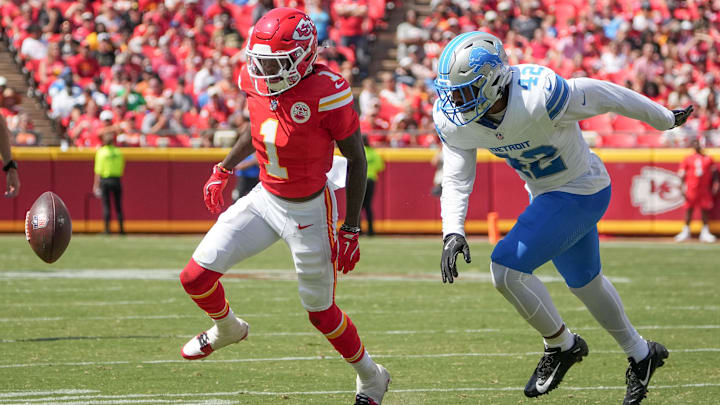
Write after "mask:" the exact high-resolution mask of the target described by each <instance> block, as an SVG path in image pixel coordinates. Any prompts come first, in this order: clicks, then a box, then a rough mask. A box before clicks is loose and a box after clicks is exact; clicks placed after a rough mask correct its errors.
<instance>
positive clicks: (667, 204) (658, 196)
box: [630, 166, 685, 215]
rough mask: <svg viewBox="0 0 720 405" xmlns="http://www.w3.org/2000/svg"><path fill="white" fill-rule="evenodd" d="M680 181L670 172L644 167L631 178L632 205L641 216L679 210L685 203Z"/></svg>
mask: <svg viewBox="0 0 720 405" xmlns="http://www.w3.org/2000/svg"><path fill="white" fill-rule="evenodd" d="M681 187H682V180H681V179H680V177H679V176H678V175H677V174H675V173H674V172H671V171H670V170H665V169H661V168H659V167H651V166H645V167H643V168H642V169H641V170H640V174H639V175H637V176H635V177H633V179H632V186H631V187H630V197H631V201H632V205H633V206H634V207H638V208H640V213H641V214H643V215H653V214H661V213H663V212H668V211H672V210H674V209H676V208H679V207H681V206H682V205H683V203H684V202H685V198H684V197H683V194H682V188H681Z"/></svg>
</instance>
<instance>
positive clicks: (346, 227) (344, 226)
mask: <svg viewBox="0 0 720 405" xmlns="http://www.w3.org/2000/svg"><path fill="white" fill-rule="evenodd" d="M340 230H341V231H345V232H350V233H360V227H359V226H352V225H348V224H342V226H341V227H340Z"/></svg>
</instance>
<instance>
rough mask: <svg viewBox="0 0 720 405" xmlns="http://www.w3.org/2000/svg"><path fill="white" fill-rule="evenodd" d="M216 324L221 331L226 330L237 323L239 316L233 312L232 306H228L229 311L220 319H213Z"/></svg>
mask: <svg viewBox="0 0 720 405" xmlns="http://www.w3.org/2000/svg"><path fill="white" fill-rule="evenodd" d="M213 322H215V325H217V327H218V330H219V331H226V330H228V329H231V328H233V327H234V326H235V325H237V317H236V316H235V313H233V310H232V308H228V313H227V315H225V316H224V317H222V318H220V319H213Z"/></svg>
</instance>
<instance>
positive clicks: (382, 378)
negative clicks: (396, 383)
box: [355, 364, 391, 405]
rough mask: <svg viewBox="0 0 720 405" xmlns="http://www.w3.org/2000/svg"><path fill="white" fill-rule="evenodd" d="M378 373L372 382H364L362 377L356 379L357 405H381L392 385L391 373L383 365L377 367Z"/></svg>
mask: <svg viewBox="0 0 720 405" xmlns="http://www.w3.org/2000/svg"><path fill="white" fill-rule="evenodd" d="M377 368H378V373H377V374H376V375H375V377H374V378H373V380H372V381H370V382H363V381H361V380H360V376H358V377H357V379H356V384H355V385H356V388H357V393H356V395H355V405H380V404H381V403H382V400H383V397H384V396H385V393H386V392H387V390H388V386H389V385H390V381H391V378H390V373H388V371H387V370H386V369H385V367H383V366H381V365H379V364H378V365H377Z"/></svg>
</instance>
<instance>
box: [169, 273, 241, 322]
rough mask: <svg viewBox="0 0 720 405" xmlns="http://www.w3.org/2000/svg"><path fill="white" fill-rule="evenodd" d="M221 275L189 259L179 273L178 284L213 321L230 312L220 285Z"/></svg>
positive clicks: (223, 290)
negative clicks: (180, 284) (179, 283)
mask: <svg viewBox="0 0 720 405" xmlns="http://www.w3.org/2000/svg"><path fill="white" fill-rule="evenodd" d="M221 276H222V273H218V272H216V271H212V270H208V269H205V268H203V267H201V266H200V265H199V264H197V263H195V260H193V259H190V261H189V262H188V264H187V266H185V268H184V269H183V271H182V272H181V273H180V282H181V283H182V285H183V288H184V289H185V292H187V293H188V294H189V295H190V298H192V300H193V301H195V303H196V304H197V306H199V307H200V308H201V309H202V310H203V311H205V312H207V314H208V315H209V316H210V317H211V318H213V319H222V318H224V317H225V316H226V315H227V314H228V311H229V310H230V304H229V303H228V302H227V300H226V299H225V289H224V288H223V286H222V283H220V277H221Z"/></svg>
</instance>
